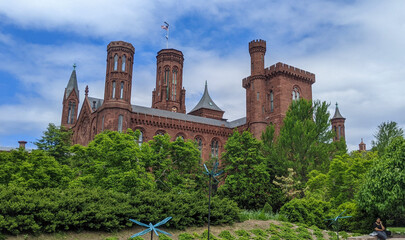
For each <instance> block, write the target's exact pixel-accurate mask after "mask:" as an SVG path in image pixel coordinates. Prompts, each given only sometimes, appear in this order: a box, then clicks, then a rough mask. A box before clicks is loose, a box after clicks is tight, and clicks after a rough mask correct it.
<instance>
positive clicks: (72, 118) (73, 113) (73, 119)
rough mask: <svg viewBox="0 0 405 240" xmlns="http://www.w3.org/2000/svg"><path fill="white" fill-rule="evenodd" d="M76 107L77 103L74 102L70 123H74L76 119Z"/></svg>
mask: <svg viewBox="0 0 405 240" xmlns="http://www.w3.org/2000/svg"><path fill="white" fill-rule="evenodd" d="M75 108H76V104H75V102H72V109H71V114H70V123H71V124H73V123H74V121H75Z"/></svg>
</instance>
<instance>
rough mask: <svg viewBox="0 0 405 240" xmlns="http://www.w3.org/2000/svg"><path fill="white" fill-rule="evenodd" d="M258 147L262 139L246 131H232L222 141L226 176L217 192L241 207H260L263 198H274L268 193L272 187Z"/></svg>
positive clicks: (265, 199)
mask: <svg viewBox="0 0 405 240" xmlns="http://www.w3.org/2000/svg"><path fill="white" fill-rule="evenodd" d="M260 149H261V142H260V141H259V140H257V139H255V138H254V137H253V136H252V134H251V133H250V132H248V131H244V132H243V133H242V134H241V133H239V132H237V131H235V132H234V133H233V134H232V136H230V137H229V138H228V141H227V142H226V144H225V150H226V152H225V153H224V154H223V155H222V160H223V164H224V165H225V173H226V175H227V177H226V179H225V184H224V185H222V186H221V187H220V189H219V193H220V194H221V195H223V196H227V197H229V198H230V199H232V200H234V201H236V202H237V203H238V206H239V207H241V208H246V209H261V208H262V207H263V206H264V204H265V203H266V202H269V203H272V202H273V201H272V200H275V199H272V195H271V192H273V191H274V188H275V187H274V185H273V184H272V182H271V181H270V175H269V173H268V171H267V170H268V169H267V164H266V162H265V158H264V157H263V154H262V152H261V151H260ZM275 201H276V200H275Z"/></svg>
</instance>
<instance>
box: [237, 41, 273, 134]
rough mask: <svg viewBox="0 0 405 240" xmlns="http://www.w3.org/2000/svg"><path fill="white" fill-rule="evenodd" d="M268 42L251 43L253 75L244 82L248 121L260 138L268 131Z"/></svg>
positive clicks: (251, 128) (251, 129) (252, 130)
mask: <svg viewBox="0 0 405 240" xmlns="http://www.w3.org/2000/svg"><path fill="white" fill-rule="evenodd" d="M265 53H266V41H264V40H253V41H251V42H250V43H249V54H250V63H251V75H250V76H249V77H248V78H247V80H244V81H243V87H244V88H246V121H247V124H248V126H249V128H250V131H251V132H252V133H253V135H254V136H255V137H256V138H260V136H261V134H262V132H263V131H264V130H265V129H266V126H267V122H266V119H265V103H266V78H265V75H264V73H265V71H264V55H265Z"/></svg>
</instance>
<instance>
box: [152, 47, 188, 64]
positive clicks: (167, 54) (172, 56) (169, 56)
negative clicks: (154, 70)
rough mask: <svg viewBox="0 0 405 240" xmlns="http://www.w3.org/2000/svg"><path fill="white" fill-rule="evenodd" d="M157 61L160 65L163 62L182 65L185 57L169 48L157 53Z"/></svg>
mask: <svg viewBox="0 0 405 240" xmlns="http://www.w3.org/2000/svg"><path fill="white" fill-rule="evenodd" d="M156 59H157V62H158V63H160V62H162V61H176V62H179V63H180V64H183V61H184V56H183V53H182V52H181V51H179V50H177V49H173V48H169V49H162V50H160V51H159V52H158V53H157V56H156Z"/></svg>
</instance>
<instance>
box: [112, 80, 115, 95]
mask: <svg viewBox="0 0 405 240" xmlns="http://www.w3.org/2000/svg"><path fill="white" fill-rule="evenodd" d="M112 98H115V81H113V82H112Z"/></svg>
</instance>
